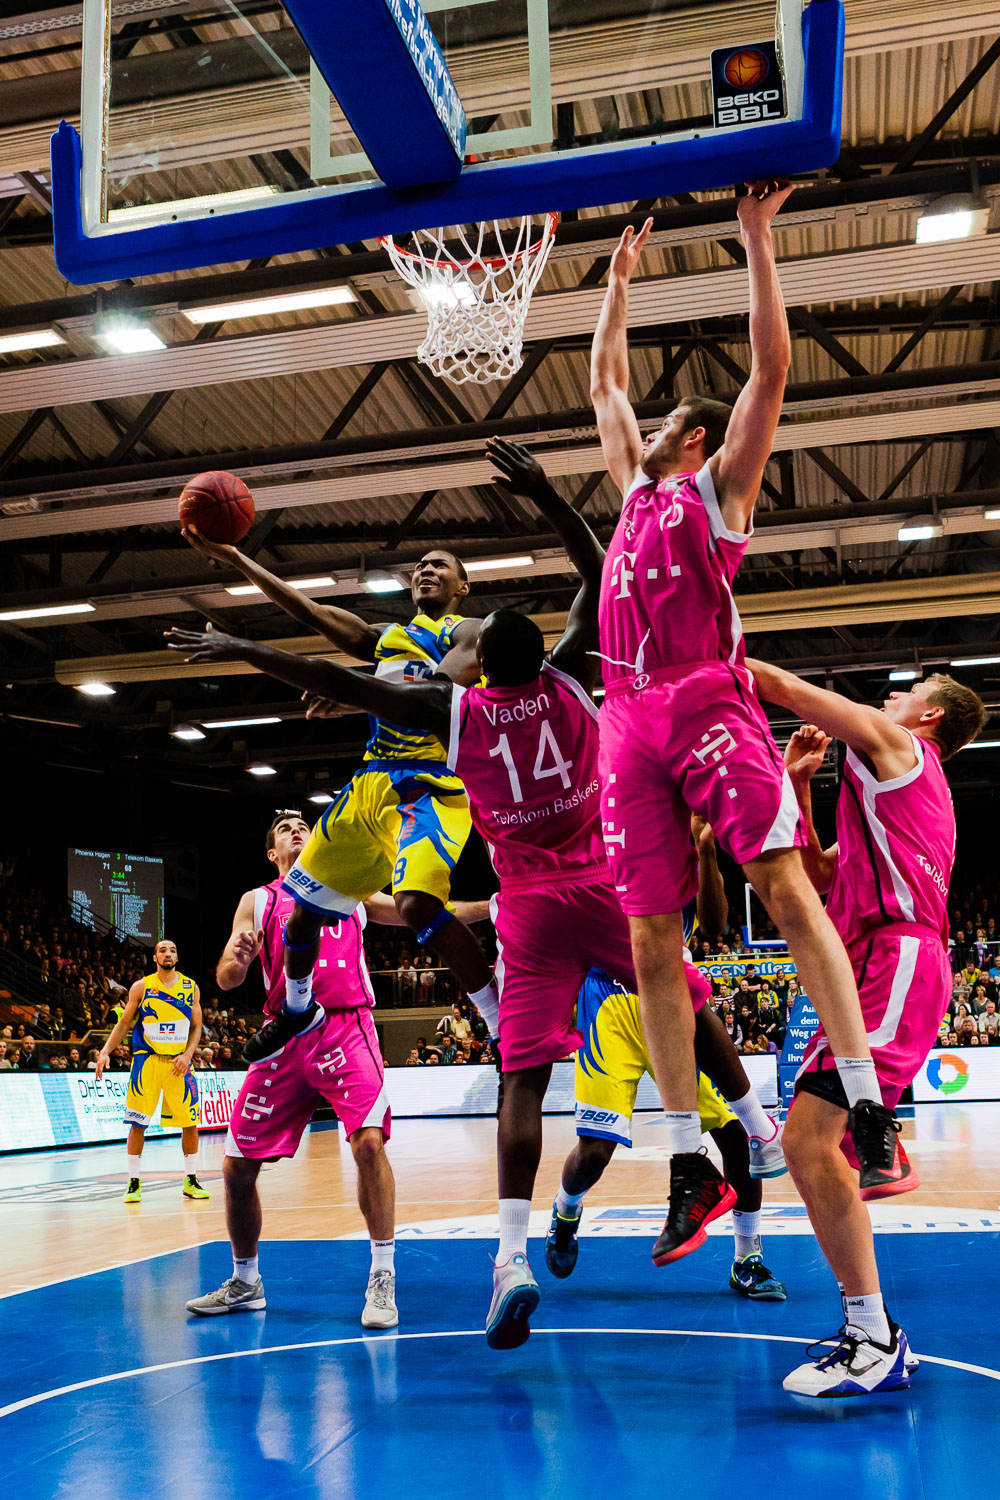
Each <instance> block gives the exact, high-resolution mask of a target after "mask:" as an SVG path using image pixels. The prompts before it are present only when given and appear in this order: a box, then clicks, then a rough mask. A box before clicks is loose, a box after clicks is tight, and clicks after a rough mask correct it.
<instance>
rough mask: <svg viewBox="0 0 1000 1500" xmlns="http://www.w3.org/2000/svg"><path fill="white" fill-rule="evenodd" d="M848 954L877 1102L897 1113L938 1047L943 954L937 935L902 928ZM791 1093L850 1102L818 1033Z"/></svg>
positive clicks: (947, 973)
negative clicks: (877, 1087)
mask: <svg viewBox="0 0 1000 1500" xmlns="http://www.w3.org/2000/svg"><path fill="white" fill-rule="evenodd" d="M848 953H849V955H850V959H851V965H852V967H853V969H854V977H855V979H856V980H857V984H858V994H859V995H860V997H861V1014H862V1016H863V1017H864V1022H865V1030H866V1032H867V1033H868V1044H869V1046H870V1047H871V1049H872V1058H873V1060H874V1063H875V1072H876V1073H877V1075H878V1081H879V1085H880V1087H881V1090H882V1103H883V1104H887V1105H889V1107H890V1109H895V1107H896V1105H897V1104H898V1103H899V1099H900V1095H901V1094H902V1092H903V1090H904V1089H905V1088H908V1087H909V1085H910V1084H911V1083H912V1082H913V1080H914V1078H916V1076H917V1074H918V1073H919V1071H920V1068H921V1066H922V1065H923V1062H924V1059H925V1058H926V1056H927V1054H928V1052H929V1051H930V1049H931V1048H932V1047H933V1045H934V1043H935V1041H936V1040H937V1035H938V1029H939V1028H940V1025H941V1018H942V1016H943V1015H944V1013H945V1011H946V1010H947V1009H948V1004H949V1001H950V1000H951V984H952V976H951V967H950V965H949V963H948V953H947V950H946V948H945V946H944V944H943V943H942V941H941V937H940V935H939V934H938V933H936V932H932V931H931V930H930V928H929V927H917V926H911V925H910V924H909V923H905V922H896V923H894V924H893V925H892V926H890V927H880V928H877V929H876V930H875V931H874V932H872V933H870V934H869V935H868V937H867V938H864V939H862V941H860V942H859V943H856V944H853V945H852V946H851V948H849V949H848ZM795 1091H796V1094H799V1093H803V1092H804V1093H807V1094H817V1095H818V1096H819V1097H820V1098H821V1099H828V1100H829V1101H830V1103H831V1104H839V1105H840V1107H841V1108H842V1109H845V1110H846V1109H847V1095H846V1094H845V1093H844V1087H843V1084H842V1083H841V1081H840V1075H839V1074H838V1072H837V1067H836V1063H835V1062H834V1060H833V1054H832V1052H831V1051H830V1044H829V1042H828V1041H827V1038H826V1034H825V1032H824V1031H823V1028H822V1027H820V1029H819V1031H817V1032H816V1033H815V1034H814V1035H813V1037H812V1039H811V1041H810V1042H809V1045H808V1047H807V1048H806V1052H805V1057H804V1059H803V1062H802V1066H801V1067H800V1068H799V1071H798V1073H797V1074H796V1077H795Z"/></svg>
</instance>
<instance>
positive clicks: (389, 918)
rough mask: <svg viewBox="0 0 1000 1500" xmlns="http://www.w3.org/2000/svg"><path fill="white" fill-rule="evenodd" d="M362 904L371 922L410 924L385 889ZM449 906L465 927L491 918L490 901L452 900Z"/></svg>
mask: <svg viewBox="0 0 1000 1500" xmlns="http://www.w3.org/2000/svg"><path fill="white" fill-rule="evenodd" d="M361 904H362V906H363V907H364V909H365V911H366V912H367V914H368V920H369V922H377V923H379V925H380V926H382V927H407V926H409V923H408V922H406V921H405V920H404V919H403V918H402V917H401V916H400V915H399V911H398V910H397V908H396V903H395V901H394V900H393V899H392V897H391V896H390V895H388V894H387V893H386V892H385V891H376V892H375V894H374V896H369V897H368V900H367V901H363V902H362V903H361ZM448 907H449V910H450V911H453V912H454V913H455V917H456V918H457V920H458V921H459V922H461V923H462V924H463V926H465V927H473V926H474V925H475V924H476V923H477V922H488V921H489V920H490V903H489V901H450V902H449V903H448Z"/></svg>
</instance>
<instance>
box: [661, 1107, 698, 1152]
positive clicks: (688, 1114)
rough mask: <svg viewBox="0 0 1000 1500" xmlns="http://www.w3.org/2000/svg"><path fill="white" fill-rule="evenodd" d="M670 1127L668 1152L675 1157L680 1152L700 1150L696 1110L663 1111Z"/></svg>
mask: <svg viewBox="0 0 1000 1500" xmlns="http://www.w3.org/2000/svg"><path fill="white" fill-rule="evenodd" d="M663 1113H664V1115H665V1116H666V1118H667V1124H668V1125H669V1126H670V1151H671V1155H673V1156H676V1155H677V1154H678V1153H679V1152H682V1151H700V1150H701V1119H700V1118H699V1115H698V1111H697V1110H696V1109H665V1110H664V1111H663Z"/></svg>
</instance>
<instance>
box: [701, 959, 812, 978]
mask: <svg viewBox="0 0 1000 1500" xmlns="http://www.w3.org/2000/svg"><path fill="white" fill-rule="evenodd" d="M695 968H696V969H700V970H701V972H702V973H703V974H704V976H705V978H706V979H746V978H748V977H749V976H750V971H751V970H753V973H754V974H755V975H756V977H757V978H758V979H779V978H781V977H784V978H785V979H794V978H795V964H794V963H793V962H792V960H791V959H790V958H752V957H750V958H708V959H705V960H703V961H702V962H701V963H697V964H695Z"/></svg>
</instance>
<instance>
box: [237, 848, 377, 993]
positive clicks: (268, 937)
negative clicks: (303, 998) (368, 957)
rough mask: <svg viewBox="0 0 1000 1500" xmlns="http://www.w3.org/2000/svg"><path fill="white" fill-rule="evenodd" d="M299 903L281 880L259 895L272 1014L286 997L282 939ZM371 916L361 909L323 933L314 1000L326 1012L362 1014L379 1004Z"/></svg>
mask: <svg viewBox="0 0 1000 1500" xmlns="http://www.w3.org/2000/svg"><path fill="white" fill-rule="evenodd" d="M294 910H295V900H294V898H293V897H292V896H290V895H289V894H288V892H287V891H286V890H284V889H283V888H282V885H281V880H280V878H279V879H278V880H275V881H272V883H271V884H270V885H262V886H258V887H257V889H256V890H255V891H254V930H255V931H259V930H260V929H261V928H263V929H264V944H263V947H262V948H261V950H260V966H261V968H262V970H263V971H264V988H265V990H266V991H267V999H266V1001H265V1003H264V1011H265V1014H266V1015H269V1016H276V1015H277V1014H278V1012H279V1011H280V1010H281V1007H282V1004H283V1003H284V999H285V949H284V943H283V942H282V935H283V933H284V930H285V924H286V923H287V921H288V919H289V917H290V916H291V915H292V912H293V911H294ZM367 920H368V917H367V913H366V912H365V909H364V907H363V906H358V907H357V908H356V910H355V911H354V912H353V913H352V915H351V916H349V917H343V918H342V919H341V920H340V921H339V922H335V923H333V925H332V926H328V927H323V928H322V929H321V931H320V940H319V958H318V959H317V961H316V967H315V969H314V970H313V998H314V999H315V1000H316V1001H318V1003H319V1004H320V1005H322V1007H323V1009H324V1010H325V1011H339V1010H362V1009H364V1008H365V1007H366V1006H372V1005H374V1004H375V994H374V991H373V990H372V982H371V979H370V978H369V975H368V967H367V965H366V963H365V950H364V945H363V943H362V939H361V934H362V933H363V932H364V929H365V925H366V923H367Z"/></svg>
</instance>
